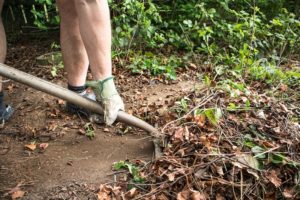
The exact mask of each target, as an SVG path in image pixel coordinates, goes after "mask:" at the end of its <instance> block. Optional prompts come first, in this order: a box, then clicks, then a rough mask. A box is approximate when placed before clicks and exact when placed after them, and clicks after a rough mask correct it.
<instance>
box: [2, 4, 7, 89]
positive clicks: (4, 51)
mask: <svg viewBox="0 0 300 200" xmlns="http://www.w3.org/2000/svg"><path fill="white" fill-rule="evenodd" d="M3 3H4V0H0V63H4V61H5V57H6V49H7V47H6V35H5V30H4V26H3V23H2V17H1V14H2V8H3ZM1 91H2V77H1V76H0V92H1Z"/></svg>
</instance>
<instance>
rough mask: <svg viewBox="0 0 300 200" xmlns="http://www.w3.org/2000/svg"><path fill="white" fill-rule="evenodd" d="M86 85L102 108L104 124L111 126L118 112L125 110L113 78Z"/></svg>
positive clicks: (90, 82)
mask: <svg viewBox="0 0 300 200" xmlns="http://www.w3.org/2000/svg"><path fill="white" fill-rule="evenodd" d="M86 85H87V86H89V87H91V88H92V89H93V91H94V93H95V95H96V99H97V101H98V102H100V103H101V104H102V106H103V109H104V121H105V124H107V125H112V124H113V123H114V122H115V121H116V119H117V116H118V112H119V110H125V109H124V103H123V101H122V99H121V97H120V95H119V93H118V91H117V89H116V86H115V83H114V77H113V76H111V77H108V78H106V79H104V80H99V81H89V82H87V83H86Z"/></svg>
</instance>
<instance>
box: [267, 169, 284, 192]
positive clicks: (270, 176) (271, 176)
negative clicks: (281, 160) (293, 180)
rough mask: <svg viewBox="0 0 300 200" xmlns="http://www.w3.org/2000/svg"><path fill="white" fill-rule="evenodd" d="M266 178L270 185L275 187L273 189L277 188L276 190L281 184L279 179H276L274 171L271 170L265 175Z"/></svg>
mask: <svg viewBox="0 0 300 200" xmlns="http://www.w3.org/2000/svg"><path fill="white" fill-rule="evenodd" d="M266 177H267V179H268V180H269V181H270V182H271V183H273V184H274V185H275V187H277V188H278V187H280V185H281V183H282V182H281V179H280V178H278V176H277V174H276V171H275V170H271V171H270V172H268V173H267V174H266Z"/></svg>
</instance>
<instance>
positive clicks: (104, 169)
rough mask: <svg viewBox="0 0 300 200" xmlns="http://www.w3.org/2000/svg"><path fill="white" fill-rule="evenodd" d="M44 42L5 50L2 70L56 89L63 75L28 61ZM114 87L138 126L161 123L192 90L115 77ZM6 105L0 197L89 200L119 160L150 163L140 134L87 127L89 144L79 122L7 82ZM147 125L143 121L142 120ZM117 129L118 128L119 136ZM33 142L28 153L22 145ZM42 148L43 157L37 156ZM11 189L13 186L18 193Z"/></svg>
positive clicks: (187, 84) (148, 146)
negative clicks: (7, 118)
mask: <svg viewBox="0 0 300 200" xmlns="http://www.w3.org/2000/svg"><path fill="white" fill-rule="evenodd" d="M50 44H51V43H50V42H42V43H41V44H39V45H36V44H32V43H30V42H25V43H21V44H18V45H9V48H8V49H9V50H8V57H7V62H6V63H7V64H8V65H9V66H12V67H15V68H17V69H20V70H22V71H25V72H28V73H30V74H33V75H36V76H39V77H40V78H44V79H47V80H50V81H51V82H54V83H56V84H60V85H66V79H65V78H64V77H65V76H64V73H63V72H60V75H59V76H58V77H56V78H53V77H52V76H51V74H50V69H51V66H46V67H42V66H39V65H38V64H37V63H36V61H35V58H36V57H37V56H39V55H42V54H44V53H46V52H48V51H51V50H50V49H49V47H50ZM117 84H118V86H119V89H120V91H121V93H122V95H123V98H124V101H125V104H126V107H127V110H128V111H129V112H130V113H132V114H134V115H135V114H137V115H139V116H141V117H143V118H145V119H152V117H149V115H150V114H151V113H150V112H151V110H153V108H157V109H156V110H158V111H157V113H152V116H153V115H154V116H157V118H159V117H161V116H163V114H164V112H165V111H166V110H167V105H168V104H170V103H171V102H174V101H175V100H176V97H178V96H179V94H181V93H184V92H187V91H190V90H192V89H193V83H192V82H191V81H179V82H176V83H172V84H170V85H165V84H163V83H161V82H159V81H155V80H154V81H153V80H147V79H145V78H143V77H137V76H135V77H128V76H127V75H126V74H125V75H124V74H123V75H121V76H118V75H117ZM4 88H5V91H6V93H7V94H8V95H7V97H6V102H7V103H9V104H12V105H13V107H14V108H15V113H14V116H13V118H12V120H11V121H10V122H8V123H7V124H6V125H5V127H4V129H1V130H0V196H1V199H2V198H4V199H5V198H7V199H10V198H11V194H10V192H12V191H13V190H12V189H13V188H14V187H16V186H20V188H21V190H22V191H24V192H25V196H24V198H25V199H95V198H96V196H95V191H96V190H97V187H98V186H99V184H100V183H104V182H111V181H113V176H112V172H111V170H112V164H113V163H114V162H117V161H120V160H126V159H130V160H133V159H143V160H150V159H152V156H153V146H152V142H151V140H150V139H149V137H147V136H148V135H147V133H145V132H143V131H140V130H136V129H130V131H129V132H126V131H125V132H124V129H126V126H124V125H122V124H117V125H116V126H115V127H106V126H104V125H97V124H93V125H92V126H93V128H94V130H95V137H94V138H93V139H89V138H88V137H87V136H86V135H84V130H83V126H84V125H85V124H87V123H88V121H87V120H86V119H83V118H80V117H78V116H76V115H74V116H72V115H69V114H68V113H67V112H66V111H65V108H64V103H65V102H63V101H61V100H59V99H57V98H54V97H51V96H49V95H47V94H45V93H42V92H39V91H36V90H33V89H31V88H28V87H26V86H23V85H21V84H19V83H15V82H13V81H9V82H7V83H5V85H4ZM150 121H151V120H150ZM124 127H125V128H124ZM32 142H35V144H36V145H37V148H36V149H35V150H30V149H28V148H27V149H26V148H25V145H28V144H31V143H32ZM42 143H46V144H48V147H47V148H46V149H45V150H42V149H41V148H39V145H40V144H42ZM18 184H19V185H18Z"/></svg>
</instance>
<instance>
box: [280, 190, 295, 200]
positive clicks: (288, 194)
mask: <svg viewBox="0 0 300 200" xmlns="http://www.w3.org/2000/svg"><path fill="white" fill-rule="evenodd" d="M282 194H283V196H284V197H285V198H287V199H292V198H293V197H294V196H295V194H296V191H295V189H294V188H285V189H284V191H283V193H282Z"/></svg>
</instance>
